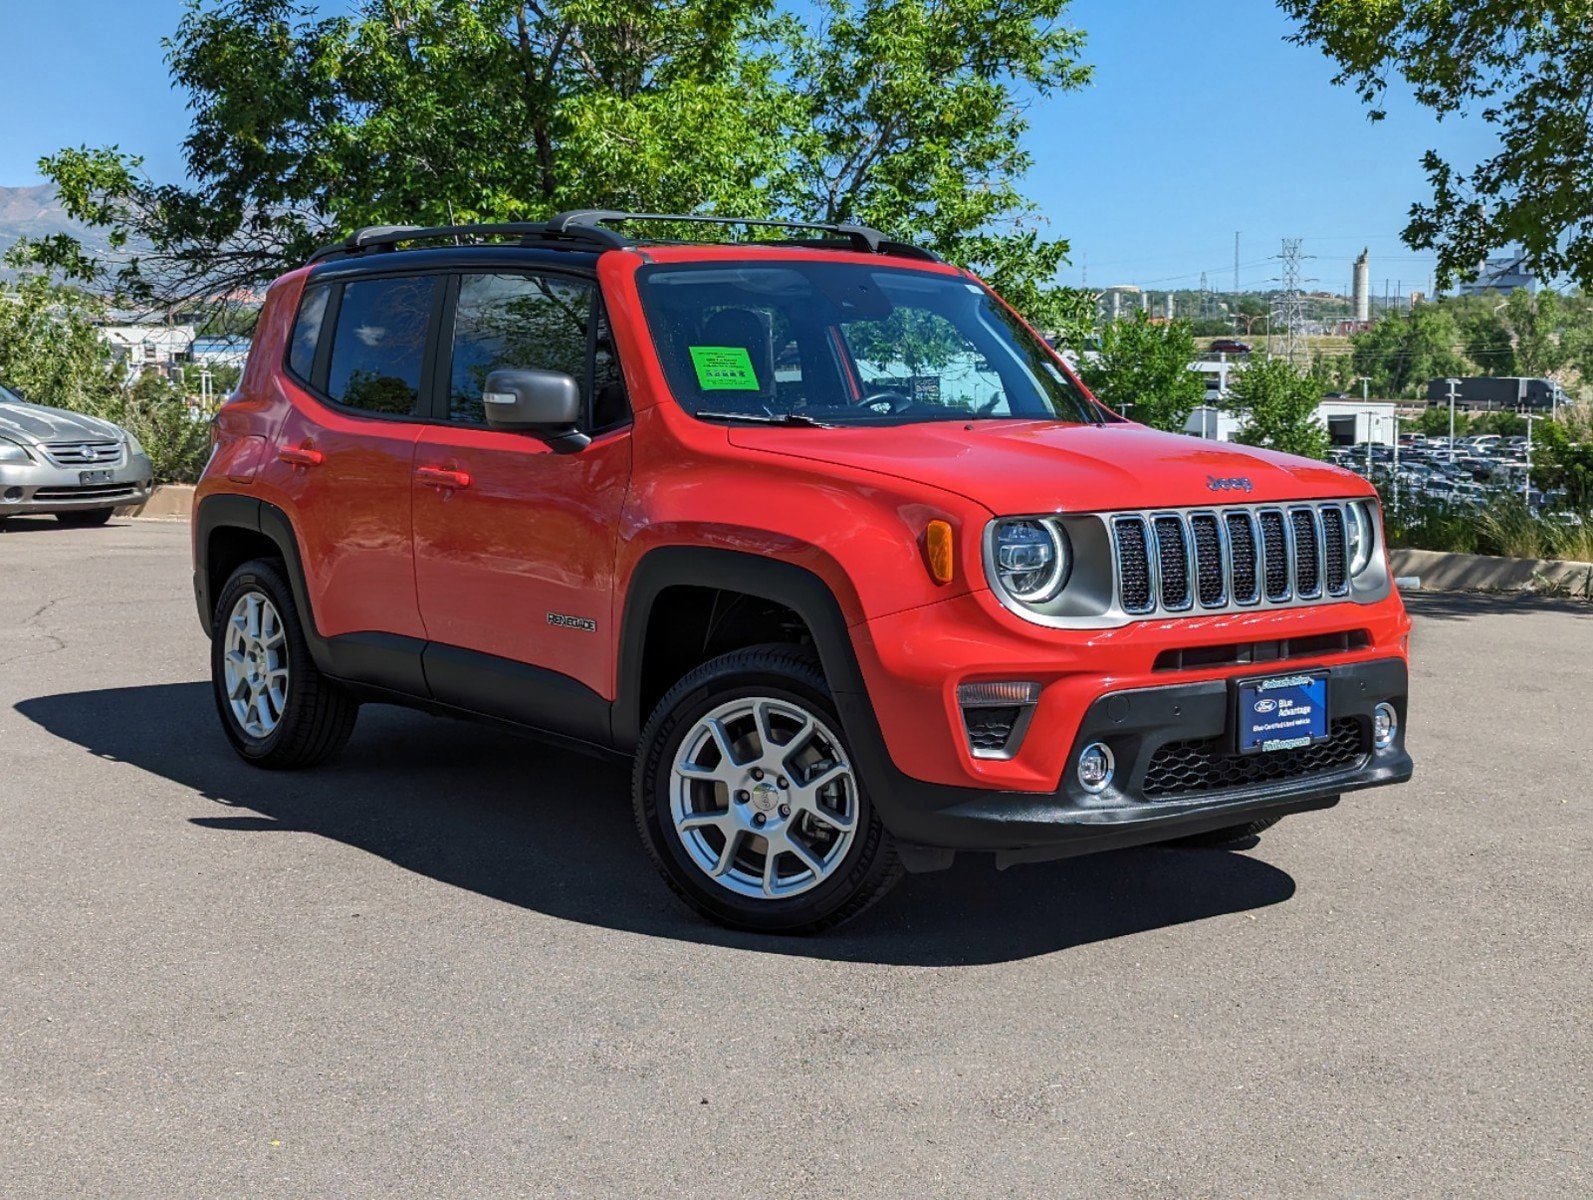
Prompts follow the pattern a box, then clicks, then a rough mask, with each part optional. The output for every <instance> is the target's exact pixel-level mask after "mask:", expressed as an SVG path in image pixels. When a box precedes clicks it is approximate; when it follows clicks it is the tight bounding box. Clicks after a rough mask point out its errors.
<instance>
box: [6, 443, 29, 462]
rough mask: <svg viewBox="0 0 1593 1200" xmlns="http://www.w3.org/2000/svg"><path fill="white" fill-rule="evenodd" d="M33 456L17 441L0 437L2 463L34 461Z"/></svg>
mask: <svg viewBox="0 0 1593 1200" xmlns="http://www.w3.org/2000/svg"><path fill="white" fill-rule="evenodd" d="M32 461H33V456H32V455H31V454H29V453H28V452H27V451H26V450H24V449H23V448H22V447H21V446H19V445H17V444H16V443H15V442H13V441H10V440H8V439H6V438H0V463H18V462H32Z"/></svg>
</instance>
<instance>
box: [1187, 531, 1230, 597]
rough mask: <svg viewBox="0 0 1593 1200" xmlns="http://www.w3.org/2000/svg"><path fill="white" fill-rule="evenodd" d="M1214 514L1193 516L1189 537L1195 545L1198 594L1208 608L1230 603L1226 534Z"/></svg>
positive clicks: (1196, 591) (1196, 589) (1196, 587)
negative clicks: (1225, 567)
mask: <svg viewBox="0 0 1593 1200" xmlns="http://www.w3.org/2000/svg"><path fill="white" fill-rule="evenodd" d="M1219 529H1220V527H1219V526H1218V524H1217V518H1216V517H1215V516H1214V515H1212V514H1211V513H1195V514H1194V515H1193V516H1191V517H1190V518H1189V536H1190V540H1191V541H1193V542H1194V545H1195V594H1196V596H1198V597H1199V599H1200V603H1201V604H1202V605H1203V606H1204V607H1206V608H1221V607H1222V606H1223V605H1224V604H1226V603H1228V583H1227V580H1226V578H1225V577H1224V575H1225V572H1224V571H1223V565H1222V535H1221V533H1220V532H1219Z"/></svg>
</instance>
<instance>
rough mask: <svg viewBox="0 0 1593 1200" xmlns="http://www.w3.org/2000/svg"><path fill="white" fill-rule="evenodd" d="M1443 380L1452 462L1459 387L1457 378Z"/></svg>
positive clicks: (1528, 427) (1450, 458)
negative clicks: (1445, 387)
mask: <svg viewBox="0 0 1593 1200" xmlns="http://www.w3.org/2000/svg"><path fill="white" fill-rule="evenodd" d="M1444 382H1445V383H1447V384H1448V385H1449V461H1450V462H1454V461H1455V392H1456V391H1457V390H1458V389H1459V387H1460V380H1458V379H1446V380H1444ZM1531 433H1532V423H1531V422H1530V421H1529V422H1528V423H1527V434H1528V435H1529V436H1530V435H1531Z"/></svg>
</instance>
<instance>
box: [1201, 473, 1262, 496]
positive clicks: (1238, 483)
mask: <svg viewBox="0 0 1593 1200" xmlns="http://www.w3.org/2000/svg"><path fill="white" fill-rule="evenodd" d="M1255 489H1256V485H1255V484H1253V483H1251V482H1250V476H1248V475H1230V476H1229V477H1228V478H1226V479H1218V478H1217V476H1215V475H1208V476H1206V490H1207V491H1209V492H1253V491H1255Z"/></svg>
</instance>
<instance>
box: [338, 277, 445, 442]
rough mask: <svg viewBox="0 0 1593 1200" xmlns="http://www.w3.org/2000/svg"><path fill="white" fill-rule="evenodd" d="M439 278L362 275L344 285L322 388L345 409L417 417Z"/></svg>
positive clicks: (419, 412)
mask: <svg viewBox="0 0 1593 1200" xmlns="http://www.w3.org/2000/svg"><path fill="white" fill-rule="evenodd" d="M439 282H440V277H439V276H420V277H413V278H402V277H400V278H396V279H362V280H357V281H355V282H353V283H349V284H347V285H345V286H344V288H343V299H342V303H341V304H340V305H339V306H338V313H337V329H336V331H335V332H334V333H333V335H332V357H331V366H330V369H329V370H328V372H327V380H326V392H327V395H328V396H330V397H331V398H332V399H333V400H335V401H336V402H337V403H339V404H343V405H346V406H348V407H349V408H357V409H362V410H364V411H366V412H371V413H381V414H383V415H386V416H409V417H413V416H419V415H421V379H422V369H423V366H424V362H425V358H426V336H427V331H428V329H429V328H430V323H431V313H432V307H433V303H434V301H435V299H436V295H437V288H438V286H439Z"/></svg>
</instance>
